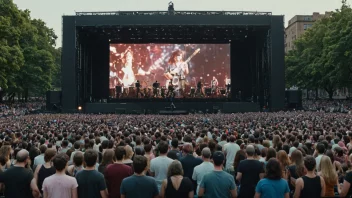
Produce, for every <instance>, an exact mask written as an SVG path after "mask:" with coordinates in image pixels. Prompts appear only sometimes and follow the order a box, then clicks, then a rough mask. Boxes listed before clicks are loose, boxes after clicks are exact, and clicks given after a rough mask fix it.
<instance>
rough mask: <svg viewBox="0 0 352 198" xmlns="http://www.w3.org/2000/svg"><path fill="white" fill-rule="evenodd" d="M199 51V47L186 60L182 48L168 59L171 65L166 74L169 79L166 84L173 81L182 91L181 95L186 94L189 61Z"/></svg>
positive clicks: (177, 88)
mask: <svg viewBox="0 0 352 198" xmlns="http://www.w3.org/2000/svg"><path fill="white" fill-rule="evenodd" d="M198 52H199V49H197V50H196V51H195V52H194V53H193V54H192V55H191V56H190V57H189V58H188V59H187V60H186V61H183V52H182V51H181V50H176V51H174V52H173V53H172V54H171V57H170V59H169V61H168V63H169V65H168V67H167V68H166V70H165V74H164V76H165V77H166V79H167V81H166V85H168V84H169V82H170V81H171V83H172V84H173V85H174V86H175V87H176V90H179V91H180V94H181V95H184V91H185V86H186V75H188V74H189V68H188V62H189V61H190V60H191V58H192V57H193V56H195V55H196V54H197V53H198Z"/></svg>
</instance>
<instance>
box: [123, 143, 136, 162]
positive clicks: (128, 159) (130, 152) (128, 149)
mask: <svg viewBox="0 0 352 198" xmlns="http://www.w3.org/2000/svg"><path fill="white" fill-rule="evenodd" d="M125 151H126V155H125V157H124V158H123V160H122V163H123V164H126V165H127V166H131V167H132V166H133V161H132V157H133V154H134V153H133V150H132V147H131V146H130V145H127V146H125Z"/></svg>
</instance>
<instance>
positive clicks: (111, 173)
mask: <svg viewBox="0 0 352 198" xmlns="http://www.w3.org/2000/svg"><path fill="white" fill-rule="evenodd" d="M104 154H105V153H104ZM125 155H126V150H125V148H124V147H123V146H119V147H117V148H116V149H115V158H116V162H115V163H114V164H110V165H109V166H108V167H106V169H105V173H104V175H105V180H106V184H107V186H108V191H109V198H119V197H120V187H121V183H122V180H123V179H125V178H126V177H129V176H131V175H132V174H133V171H132V168H131V166H127V165H125V164H123V162H122V160H123V159H124V157H125Z"/></svg>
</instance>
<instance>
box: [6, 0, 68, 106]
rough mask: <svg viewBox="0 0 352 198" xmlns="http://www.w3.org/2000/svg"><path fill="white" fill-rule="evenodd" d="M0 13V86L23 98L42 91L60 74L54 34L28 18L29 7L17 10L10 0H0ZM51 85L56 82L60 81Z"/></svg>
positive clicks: (43, 24) (48, 87)
mask: <svg viewBox="0 0 352 198" xmlns="http://www.w3.org/2000/svg"><path fill="white" fill-rule="evenodd" d="M0 13H1V14H2V15H1V16H0V87H2V88H4V90H5V91H6V92H7V93H8V94H11V95H14V94H13V93H17V94H18V95H19V98H23V99H24V100H25V101H27V99H28V97H29V95H31V94H33V95H42V94H44V93H45V92H46V91H47V90H50V89H51V87H52V84H53V80H52V79H53V77H55V79H57V75H60V73H59V71H60V70H59V68H60V67H59V66H58V63H59V62H60V59H61V50H58V49H55V40H56V39H57V36H56V35H55V33H54V31H53V29H51V28H48V27H47V26H46V24H45V22H43V21H42V20H40V19H32V18H31V16H30V11H29V10H23V11H22V10H19V9H18V8H17V6H16V5H15V4H14V3H13V1H12V0H0ZM59 64H60V63H59ZM56 81H57V80H56ZM55 85H57V86H60V82H56V83H55Z"/></svg>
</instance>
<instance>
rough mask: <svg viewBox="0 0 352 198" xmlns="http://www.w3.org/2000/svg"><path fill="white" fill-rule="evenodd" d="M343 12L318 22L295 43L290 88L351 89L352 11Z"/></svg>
mask: <svg viewBox="0 0 352 198" xmlns="http://www.w3.org/2000/svg"><path fill="white" fill-rule="evenodd" d="M342 3H343V5H342V7H341V9H340V10H336V12H334V13H333V14H332V15H331V16H330V17H325V18H323V19H321V20H319V21H317V22H316V23H315V24H314V25H313V27H312V28H310V29H309V30H307V31H306V32H305V34H304V35H303V36H301V37H300V38H299V39H297V40H296V41H295V43H294V44H295V49H294V50H292V51H290V52H289V53H288V54H287V55H286V58H285V62H286V82H287V85H288V86H292V85H297V86H299V87H301V88H309V89H316V88H320V89H325V90H326V91H327V92H328V93H329V96H330V97H332V94H333V92H334V90H336V89H337V88H340V87H344V86H348V85H349V83H350V82H348V78H349V76H351V75H352V9H351V8H350V7H349V6H348V5H347V4H346V2H345V1H343V2H342Z"/></svg>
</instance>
